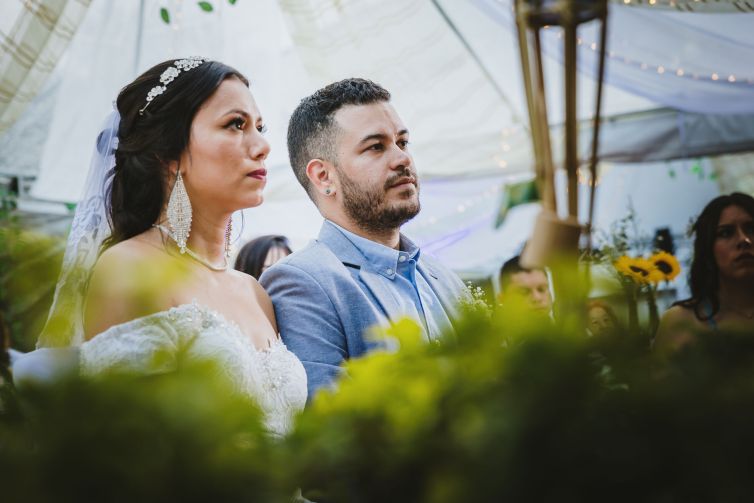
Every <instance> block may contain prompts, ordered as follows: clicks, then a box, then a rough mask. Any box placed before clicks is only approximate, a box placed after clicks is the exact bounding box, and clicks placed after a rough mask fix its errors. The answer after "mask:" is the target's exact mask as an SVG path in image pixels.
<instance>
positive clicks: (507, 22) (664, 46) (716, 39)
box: [475, 0, 754, 114]
mask: <svg viewBox="0 0 754 503" xmlns="http://www.w3.org/2000/svg"><path fill="white" fill-rule="evenodd" d="M475 1H476V4H477V5H478V6H479V7H481V8H482V9H483V10H484V11H485V12H487V13H488V14H490V15H491V16H492V17H493V18H494V19H496V20H497V21H498V22H499V23H500V25H501V26H502V27H504V28H506V29H508V30H515V16H514V13H513V2H512V0H475ZM635 1H636V0H632V2H635ZM685 3H687V4H690V3H691V2H685ZM698 3H700V4H702V3H703V2H698ZM706 3H708V4H712V3H719V4H723V3H724V4H726V5H727V6H729V7H730V6H735V5H739V4H740V5H744V4H745V5H749V6H751V5H752V2H706ZM749 11H751V8H750V9H749ZM753 27H754V13H751V12H749V13H738V14H720V13H713V14H705V13H689V12H676V11H671V10H666V9H655V8H635V7H631V4H626V3H625V2H623V3H611V4H610V7H609V14H608V44H607V48H608V51H609V53H608V58H607V64H606V75H605V80H606V82H607V83H609V84H611V85H613V86H616V87H619V88H621V89H623V90H625V91H628V92H630V93H632V94H635V95H638V96H642V97H644V98H646V99H648V100H650V101H652V102H655V103H658V104H659V105H662V106H668V107H673V108H677V109H679V110H685V111H689V112H698V113H709V114H745V113H749V114H750V113H754V67H753V66H752V64H751V62H752V61H754V31H753V30H752V28H753ZM598 34H599V31H598V26H597V23H589V24H586V25H584V26H582V27H581V28H580V30H579V35H580V46H579V62H578V64H579V70H580V71H583V72H584V73H586V74H587V75H590V76H594V75H596V70H597V61H596V60H597V57H596V56H597V51H596V49H597V45H596V42H597V41H598ZM560 36H561V32H560V30H558V29H548V30H544V49H545V51H546V53H547V54H548V55H549V56H551V57H553V58H555V59H556V60H558V61H560V60H562V47H563V44H562V41H561V40H560V38H559V37H560Z"/></svg>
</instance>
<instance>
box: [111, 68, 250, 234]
mask: <svg viewBox="0 0 754 503" xmlns="http://www.w3.org/2000/svg"><path fill="white" fill-rule="evenodd" d="M180 61H181V60H169V61H165V62H163V63H160V64H158V65H155V66H153V67H152V68H150V69H149V70H147V71H146V72H144V73H143V74H142V75H140V76H139V77H137V78H136V80H134V81H133V82H132V83H130V84H128V85H127V86H126V87H124V88H123V90H121V92H120V94H119V95H118V100H117V107H118V112H119V113H120V126H119V129H118V149H117V150H116V152H115V170H114V171H115V174H114V177H113V182H112V188H111V190H110V194H108V195H107V198H106V199H107V205H108V211H107V213H108V218H109V219H110V227H111V229H112V234H111V235H110V237H109V238H108V239H107V240H106V241H105V243H104V247H105V248H106V247H109V246H112V245H114V244H116V243H119V242H121V241H124V240H126V239H129V238H131V237H133V236H136V235H139V234H141V233H142V232H144V231H146V230H148V229H149V228H150V227H151V226H152V224H154V223H155V222H156V221H157V219H158V218H159V216H160V212H161V211H162V209H163V207H164V206H165V204H166V201H167V197H168V194H169V192H168V189H169V186H168V183H169V180H170V177H169V176H168V175H169V173H168V170H167V166H168V163H169V162H170V161H178V160H179V159H180V157H181V154H182V153H183V151H184V150H185V149H186V148H187V147H188V144H189V137H190V134H191V123H192V122H193V120H194V116H195V115H196V113H197V111H198V110H199V108H200V107H201V106H202V104H203V103H204V102H205V101H206V100H207V99H208V98H209V97H210V96H212V94H213V93H214V92H215V91H216V90H217V88H218V87H219V86H220V84H221V83H222V82H223V81H224V80H225V79H228V78H232V77H236V78H238V79H239V80H241V81H242V82H243V83H244V84H246V86H247V87H248V86H249V81H248V80H247V79H246V77H244V76H243V75H242V74H241V73H240V72H239V71H237V70H235V69H233V68H231V67H229V66H227V65H224V64H222V63H219V62H217V61H203V62H201V63H200V64H198V66H195V67H193V68H190V69H187V70H184V71H181V72H179V73H178V74H177V75H175V71H174V70H171V71H170V72H172V73H173V75H175V76H174V78H173V80H171V81H169V82H168V83H167V84H165V85H164V90H163V92H162V93H161V94H158V95H156V96H155V97H154V99H153V100H152V101H151V102H149V105H148V106H146V105H147V103H148V102H147V95H151V93H150V91H152V90H153V88H155V87H157V86H160V85H161V82H160V77H161V75H163V73H164V72H165V71H166V70H167V69H169V68H171V67H173V68H174V69H175V68H176V62H180ZM179 65H180V63H179ZM145 106H146V108H144V107H145Z"/></svg>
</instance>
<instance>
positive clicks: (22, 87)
mask: <svg viewBox="0 0 754 503" xmlns="http://www.w3.org/2000/svg"><path fill="white" fill-rule="evenodd" d="M90 2H91V0H4V1H3V3H2V7H0V14H1V15H0V47H2V52H0V135H2V134H3V133H4V132H5V131H7V130H8V129H9V128H10V127H11V126H12V125H13V124H14V123H15V121H16V120H17V119H18V117H19V116H20V115H21V113H22V112H23V111H24V110H25V109H26V107H27V106H28V105H29V103H30V102H31V101H32V99H33V98H34V97H35V96H36V95H37V93H38V92H39V90H40V89H41V87H42V85H43V84H44V83H45V81H46V80H47V78H48V77H49V75H50V73H51V72H52V70H53V69H54V68H55V65H56V64H57V63H58V60H59V59H60V57H61V55H62V54H63V52H64V51H65V49H66V47H68V43H69V42H70V40H71V38H72V37H73V34H74V33H76V29H77V28H78V26H79V23H81V20H82V19H83V18H84V14H85V13H86V11H87V9H88V7H89V3H90Z"/></svg>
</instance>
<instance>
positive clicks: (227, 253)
mask: <svg viewBox="0 0 754 503" xmlns="http://www.w3.org/2000/svg"><path fill="white" fill-rule="evenodd" d="M232 232H233V217H232V216H231V217H230V218H229V219H228V226H227V227H226V228H225V257H226V258H230V234H231V233H232Z"/></svg>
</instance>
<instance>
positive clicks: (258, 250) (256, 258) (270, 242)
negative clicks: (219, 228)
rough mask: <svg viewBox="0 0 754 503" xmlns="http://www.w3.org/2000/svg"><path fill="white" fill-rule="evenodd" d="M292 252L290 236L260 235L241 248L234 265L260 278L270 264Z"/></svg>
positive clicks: (239, 269) (237, 268) (238, 269)
mask: <svg viewBox="0 0 754 503" xmlns="http://www.w3.org/2000/svg"><path fill="white" fill-rule="evenodd" d="M291 253H292V252H291V247H290V246H289V245H288V238H286V237H285V236H275V235H270V236H259V237H258V238H254V239H252V240H251V241H249V242H248V243H246V244H245V245H244V246H243V248H241V251H239V252H238V257H236V264H235V265H234V266H233V267H234V268H235V269H236V270H237V271H241V272H245V273H246V274H249V275H251V276H254V278H256V279H259V276H261V275H262V273H263V272H264V271H266V270H267V269H268V268H269V267H270V266H272V265H273V264H274V263H275V262H277V261H278V260H280V259H282V258H285V257H287V256H288V255H290V254H291Z"/></svg>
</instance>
